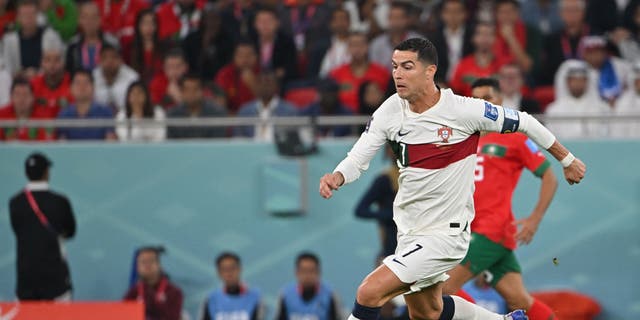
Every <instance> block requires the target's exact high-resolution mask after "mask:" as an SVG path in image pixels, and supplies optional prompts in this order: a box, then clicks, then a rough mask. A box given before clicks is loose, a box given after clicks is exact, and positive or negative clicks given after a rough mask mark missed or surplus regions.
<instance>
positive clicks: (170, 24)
mask: <svg viewBox="0 0 640 320" xmlns="http://www.w3.org/2000/svg"><path fill="white" fill-rule="evenodd" d="M204 4H205V1H202V0H196V1H195V10H194V11H193V12H191V13H190V14H189V17H188V19H184V20H188V21H183V18H182V17H181V15H182V13H181V12H180V7H179V6H178V4H177V3H176V2H175V1H167V2H165V3H163V4H161V5H159V6H158V10H157V11H156V15H157V16H158V36H159V37H160V39H172V40H176V39H182V38H184V37H186V33H188V32H183V31H184V30H183V29H185V28H186V30H189V31H192V30H197V29H198V27H199V26H200V16H201V14H202V13H201V10H202V8H204Z"/></svg>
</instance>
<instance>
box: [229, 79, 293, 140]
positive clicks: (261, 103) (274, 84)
mask: <svg viewBox="0 0 640 320" xmlns="http://www.w3.org/2000/svg"><path fill="white" fill-rule="evenodd" d="M278 92H280V86H279V84H278V77H277V76H276V75H275V73H274V72H270V71H266V72H263V73H261V74H260V76H259V77H258V86H257V92H256V93H257V96H258V97H257V99H256V100H254V101H251V102H248V103H246V104H244V105H243V106H242V107H240V110H238V117H259V118H260V120H261V122H260V123H258V124H256V125H255V126H241V127H236V128H235V130H234V131H235V132H234V133H235V134H234V135H235V136H240V137H253V138H254V140H256V141H266V142H272V141H273V137H274V127H275V126H274V125H273V123H269V120H270V119H271V118H273V117H292V116H295V115H296V109H295V107H294V106H292V105H291V104H289V103H288V102H287V101H285V100H284V99H282V97H280V96H279V95H278Z"/></svg>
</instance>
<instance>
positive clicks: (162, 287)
mask: <svg viewBox="0 0 640 320" xmlns="http://www.w3.org/2000/svg"><path fill="white" fill-rule="evenodd" d="M162 252H164V249H163V248H162V247H143V248H140V249H138V250H137V251H136V254H135V270H132V277H131V282H132V283H131V287H130V288H129V290H128V291H127V293H126V294H125V296H124V300H125V301H127V300H129V301H135V300H138V301H142V302H144V314H145V319H147V320H179V319H180V316H181V313H182V302H183V300H184V296H183V294H182V290H180V288H178V286H176V284H174V283H173V282H171V281H170V280H169V277H168V276H167V275H166V274H165V273H164V272H163V270H162V267H161V266H160V254H161V253H162Z"/></svg>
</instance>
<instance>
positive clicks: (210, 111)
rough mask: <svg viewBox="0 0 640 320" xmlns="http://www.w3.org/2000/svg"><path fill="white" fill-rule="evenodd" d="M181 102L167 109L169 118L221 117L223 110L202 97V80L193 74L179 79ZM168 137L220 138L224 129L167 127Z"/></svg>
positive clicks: (223, 133)
mask: <svg viewBox="0 0 640 320" xmlns="http://www.w3.org/2000/svg"><path fill="white" fill-rule="evenodd" d="M180 90H181V96H182V103H181V104H180V105H178V106H177V107H175V108H173V109H171V110H169V113H168V115H169V118H207V117H223V116H225V111H224V109H222V108H221V107H219V106H217V105H214V104H213V103H211V102H210V101H208V100H206V99H205V98H204V92H203V88H202V80H200V77H199V76H197V75H194V74H189V75H186V76H184V77H182V79H180ZM167 133H168V136H169V138H170V139H188V138H220V137H224V136H225V133H226V130H225V128H223V127H202V126H198V127H175V126H174V127H171V126H170V127H169V129H168V131H167Z"/></svg>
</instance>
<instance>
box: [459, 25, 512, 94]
mask: <svg viewBox="0 0 640 320" xmlns="http://www.w3.org/2000/svg"><path fill="white" fill-rule="evenodd" d="M495 41H496V35H495V26H494V25H493V24H490V23H482V22H481V23H478V24H477V25H476V27H475V30H474V33H473V45H474V47H475V50H474V52H473V53H472V54H470V55H468V56H466V57H464V58H462V60H460V63H458V66H457V67H456V69H455V71H454V72H453V76H451V83H450V84H449V85H450V86H451V89H453V91H454V92H455V93H456V94H459V95H463V96H468V95H470V94H471V84H472V83H473V81H475V80H476V79H478V78H484V77H492V76H494V75H496V74H497V73H498V70H499V69H500V67H502V65H503V64H505V63H507V62H509V61H508V60H502V58H500V57H498V56H496V55H495V53H494V52H493V46H494V43H495Z"/></svg>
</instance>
